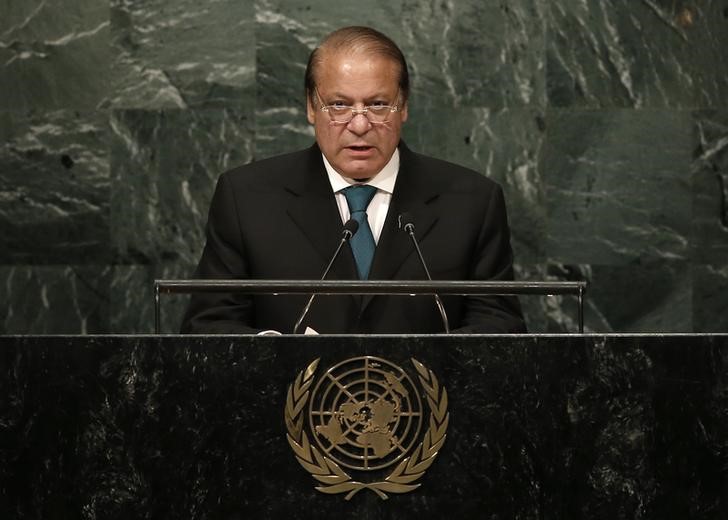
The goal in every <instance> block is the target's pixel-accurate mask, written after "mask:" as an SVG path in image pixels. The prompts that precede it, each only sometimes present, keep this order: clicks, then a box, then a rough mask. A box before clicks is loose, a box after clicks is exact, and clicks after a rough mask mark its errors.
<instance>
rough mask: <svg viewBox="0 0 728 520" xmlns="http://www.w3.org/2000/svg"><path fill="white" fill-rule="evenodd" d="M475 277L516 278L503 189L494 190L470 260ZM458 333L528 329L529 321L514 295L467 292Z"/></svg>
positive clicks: (500, 279)
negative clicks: (479, 294)
mask: <svg viewBox="0 0 728 520" xmlns="http://www.w3.org/2000/svg"><path fill="white" fill-rule="evenodd" d="M470 277H471V279H472V280H493V281H509V280H513V250H512V249H511V236H510V229H509V227H508V216H507V213H506V205H505V199H504V197H503V190H502V189H501V188H500V186H496V188H495V189H494V190H493V191H492V194H491V198H490V201H489V202H488V205H487V206H486V211H485V215H484V219H483V223H482V227H481V230H480V233H479V236H478V242H477V245H476V248H475V254H474V255H473V258H472V260H471V267H470ZM454 332H457V333H470V334H480V333H496V334H497V333H525V332H526V324H525V322H524V319H523V313H522V311H521V306H520V304H519V302H518V298H516V297H515V296H468V297H467V298H466V299H465V312H464V315H463V321H462V328H460V329H458V330H456V331H454Z"/></svg>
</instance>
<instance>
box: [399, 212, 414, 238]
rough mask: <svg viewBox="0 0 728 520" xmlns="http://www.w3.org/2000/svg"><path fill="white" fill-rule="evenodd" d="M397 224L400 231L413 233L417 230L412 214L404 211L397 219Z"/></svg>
mask: <svg viewBox="0 0 728 520" xmlns="http://www.w3.org/2000/svg"><path fill="white" fill-rule="evenodd" d="M397 224H398V225H399V229H404V230H405V231H406V232H407V233H411V232H413V231H414V230H415V223H414V222H413V218H412V214H411V213H410V212H408V211H403V212H402V213H400V214H399V217H398V218H397Z"/></svg>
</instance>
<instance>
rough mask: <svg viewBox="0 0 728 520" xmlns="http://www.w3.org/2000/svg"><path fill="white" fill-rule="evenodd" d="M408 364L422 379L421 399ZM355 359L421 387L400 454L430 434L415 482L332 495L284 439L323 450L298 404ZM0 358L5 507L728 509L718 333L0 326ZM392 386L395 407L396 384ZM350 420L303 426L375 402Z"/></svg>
mask: <svg viewBox="0 0 728 520" xmlns="http://www.w3.org/2000/svg"><path fill="white" fill-rule="evenodd" d="M413 359H414V360H416V361H417V362H419V363H420V365H421V366H422V367H425V368H426V370H427V371H428V372H427V374H430V375H432V376H433V377H434V379H436V384H437V388H438V390H437V392H435V393H434V394H433V392H432V387H433V381H432V380H430V382H429V383H430V387H429V390H427V389H426V388H424V387H423V386H422V385H421V384H420V381H419V377H420V373H418V371H417V368H416V365H415V364H414V362H413ZM351 360H354V361H353V362H354V363H355V364H356V365H355V366H358V367H359V369H360V368H361V367H363V366H365V365H366V363H367V362H366V360H373V364H370V365H366V366H370V367H374V368H377V369H382V367H385V368H386V370H388V371H389V372H390V373H395V372H396V368H397V367H399V368H401V369H402V370H403V372H402V374H404V373H406V374H409V377H410V379H411V382H412V386H413V387H416V388H417V389H418V390H417V391H418V392H420V397H421V404H422V414H423V415H422V416H423V417H424V418H425V419H426V420H424V421H423V427H422V428H421V429H420V431H419V433H418V436H413V437H414V441H413V443H412V446H413V447H414V448H416V447H417V446H420V445H421V444H422V442H423V441H422V438H423V435H425V434H426V433H429V434H430V436H431V438H432V440H433V441H434V442H439V441H442V442H441V447H440V448H439V450H438V452H437V454H436V455H435V456H433V457H432V460H429V459H428V461H429V462H430V463H429V464H425V465H426V466H427V467H426V468H425V469H424V471H422V472H421V473H422V475H421V476H419V477H417V478H414V479H413V480H412V484H413V485H419V487H416V489H413V490H410V491H406V492H391V491H389V490H388V489H383V490H382V492H381V493H377V492H376V491H375V490H373V489H370V488H368V487H360V488H359V489H358V490H357V491H356V493H354V494H353V495H352V496H350V497H349V499H348V500H347V495H348V494H349V493H347V492H336V493H326V492H322V491H320V490H317V489H316V488H317V487H326V485H323V484H322V482H321V481H319V480H317V479H316V478H314V476H313V475H314V473H313V472H312V468H311V467H308V468H306V467H305V466H304V465H302V464H301V461H300V460H299V459H300V456H298V455H297V454H296V452H295V451H294V450H293V448H292V445H291V443H290V442H289V437H290V436H291V424H294V423H295V422H296V421H297V420H298V419H302V421H301V424H302V425H303V431H306V432H308V433H307V438H308V440H309V441H310V445H311V446H318V447H319V448H318V449H319V451H320V453H322V454H327V457H329V458H330V459H333V460H338V458H339V456H338V455H337V453H336V450H329V451H326V450H327V446H328V447H329V448H331V445H332V442H331V439H330V438H328V440H327V438H326V437H325V436H324V435H322V434H321V431H322V429H319V431H318V432H317V431H316V427H315V426H316V424H315V421H314V420H311V419H310V418H309V417H308V416H306V417H304V416H305V415H306V414H307V413H308V411H307V410H310V409H312V408H314V407H313V406H311V405H310V404H309V403H310V402H311V401H312V400H313V399H314V398H315V392H314V390H315V389H316V388H315V387H316V385H318V384H319V381H321V380H324V381H325V383H323V384H322V386H320V388H319V391H321V389H323V388H326V387H327V385H328V386H331V385H330V384H329V383H332V384H334V385H335V384H336V381H338V380H339V379H337V378H339V376H338V375H337V376H335V377H334V376H330V375H329V376H327V375H325V374H327V373H328V374H336V373H335V372H327V370H330V369H331V368H335V367H337V366H342V365H341V364H342V362H347V361H351ZM316 361H317V362H316ZM314 362H316V363H315V366H314V369H313V370H309V373H308V374H307V373H306V369H307V368H310V367H312V363H314ZM0 370H1V373H2V378H1V379H0V395H2V405H1V407H0V438H2V449H1V450H0V453H1V454H2V455H1V457H0V479H1V482H2V494H1V495H0V496H1V499H0V512H1V513H2V517H3V518H46V519H51V518H200V519H202V518H205V519H207V518H210V519H212V518H214V519H226V518H339V517H340V518H377V519H383V518H397V519H401V518H418V519H425V518H443V517H450V518H545V519H554V520H555V519H566V518H597V519H599V518H604V519H610V520H611V519H619V518H624V519H626V518H655V519H657V518H659V519H664V518H705V519H708V518H725V517H726V512H727V511H728V492H727V491H728V335H725V334H717V335H543V336H537V335H523V336H489V335H472V336H445V335H433V336H314V337H303V336H277V337H257V336H37V337H33V336H24V337H2V338H0ZM356 370H358V369H356ZM353 372H354V371H350V373H353ZM309 377H310V378H311V380H312V382H313V384H312V385H311V386H310V387H309V388H308V392H309V394H308V397H307V398H306V399H308V401H307V402H304V404H303V405H302V406H300V407H299V409H298V410H293V408H291V405H290V403H289V402H288V401H289V393H290V392H291V389H292V388H294V387H295V385H296V384H297V381H298V384H299V385H300V384H302V383H305V381H306V380H307V378H309ZM327 377H328V379H326V378H327ZM403 377H404V376H398V378H399V379H398V381H400V382H403V381H404V379H402V378H403ZM341 381H343V380H341ZM393 384H394V383H393ZM341 385H342V386H346V384H345V383H343V382H342V383H341ZM349 388H353V387H349ZM349 391H350V392H351V394H352V395H354V394H356V391H355V390H349ZM413 391H414V390H412V388H410V390H409V393H407V395H408V396H409V397H410V398H412V399H414V396H413V394H412V392H413ZM445 391H446V396H447V398H446V406H445V407H444V409H445V412H446V413H447V417H448V420H447V424H446V429H445V431H444V433H442V432H440V433H439V434H438V433H437V431H436V430H437V429H438V428H440V426H442V424H443V420H442V417H443V416H442V415H441V416H439V418H435V419H432V418H431V417H430V415H431V412H430V407H431V406H433V405H432V404H431V401H434V402H435V404H434V406H442V405H443V395H445V394H444V393H445ZM329 392H330V393H329V395H334V393H332V392H334V391H333V390H330V391H329ZM397 392H400V391H397ZM397 392H395V393H397ZM374 394H376V392H372V395H374ZM379 394H380V397H381V394H382V392H379ZM302 395H303V394H300V395H298V396H294V397H293V400H294V405H297V404H299V403H300V401H301V396H302ZM344 395H346V394H344ZM397 395H398V399H399V401H400V402H398V406H400V407H401V408H400V411H402V410H404V409H405V404H404V401H405V398H404V395H405V394H404V393H398V394H397ZM390 397H392V396H389V397H387V399H389V398H390ZM352 399H353V400H354V401H356V400H357V399H358V400H359V401H361V402H363V401H365V398H363V397H359V398H352ZM390 400H391V399H390ZM344 401H346V399H344ZM370 401H371V402H374V401H373V399H372V400H370ZM321 402H326V400H325V399H324V400H323V401H321ZM390 411H391V410H390ZM349 412H351V410H349V411H348V412H347V411H346V410H344V408H342V407H341V406H338V408H334V409H333V410H332V411H331V413H330V414H329V419H328V421H324V420H321V421H319V423H318V425H319V426H322V425H323V426H324V427H326V426H328V425H329V424H330V422H331V421H330V419H331V417H334V416H336V417H344V419H342V420H341V421H340V422H341V424H343V425H344V426H346V425H348V427H349V428H350V429H351V428H352V426H351V424H353V422H356V421H357V420H359V419H361V420H359V423H361V424H364V423H366V424H367V425H369V426H368V427H369V430H370V431H374V430H372V427H371V425H372V424H373V423H372V422H371V420H369V419H371V417H372V414H373V413H374V412H373V411H372V410H366V409H364V408H362V407H359V408H358V409H357V410H356V413H357V414H358V415H356V417H358V418H359V419H352V417H354V416H353V415H351V414H350V413H349ZM337 414H339V415H337ZM342 414H343V415H342ZM367 414H369V415H368V416H367ZM400 415H401V414H400ZM365 416H367V417H369V419H367V418H366V417H365ZM362 417H364V419H362ZM319 418H320V417H319ZM304 419H305V420H304ZM367 420H369V422H367ZM433 420H434V423H435V426H434V429H433V422H432V421H433ZM347 421H348V422H347ZM352 421H353V422H352ZM385 423H386V421H384V423H382V422H381V421H380V423H379V426H380V427H381V425H382V424H385ZM389 424H390V425H391V427H392V432H394V431H395V430H396V428H395V425H394V422H393V421H390V423H389ZM413 429H414V427H413ZM379 431H380V432H381V431H382V430H381V428H380V430H379ZM294 433H295V432H294ZM359 433H361V432H359ZM393 436H395V435H393ZM405 437H406V434H405V433H402V432H398V433H397V434H396V441H397V442H402V443H403V444H404V439H405ZM298 439H299V440H300V439H301V437H300V436H299V437H298ZM327 442H328V444H327ZM385 451H386V450H385ZM310 453H312V452H311V451H310V450H309V454H310ZM370 453H373V452H370ZM422 453H423V451H422V449H421V450H420V452H419V455H413V451H412V450H410V451H407V452H404V451H403V454H402V457H401V458H400V459H398V461H395V462H394V463H393V464H391V465H389V466H387V467H385V468H383V469H382V470H380V471H379V473H378V474H377V475H376V476H374V477H371V478H370V477H369V473H367V472H363V473H361V472H360V473H357V475H362V474H363V476H356V477H355V476H354V473H356V472H355V471H354V470H351V469H348V468H347V467H346V466H343V465H341V466H340V467H341V468H343V470H344V471H345V472H346V473H347V475H350V478H349V480H348V481H346V480H345V482H350V483H351V482H363V483H365V484H366V483H367V482H369V483H371V482H375V481H382V482H384V481H385V479H387V478H388V477H391V475H392V473H393V471H394V468H396V467H398V465H399V464H400V463H401V461H402V460H405V458H407V457H415V458H418V457H419V458H418V461H417V462H418V463H421V462H422V461H423V460H424V457H423V455H422ZM309 456H310V455H309ZM313 465H314V466H316V465H317V463H316V460H314V462H313ZM319 467H320V465H319ZM314 469H315V468H314ZM330 473H331V471H330ZM357 479H358V480H357ZM367 479H369V480H367ZM377 479H379V480H377ZM333 480H335V479H332V481H333ZM394 480H397V479H396V478H395V479H394ZM349 487H351V485H350V486H349ZM383 488H387V486H383ZM329 491H331V490H330V489H329ZM382 494H384V495H386V499H385V498H384V497H382V496H381V495H382Z"/></svg>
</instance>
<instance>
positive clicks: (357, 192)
mask: <svg viewBox="0 0 728 520" xmlns="http://www.w3.org/2000/svg"><path fill="white" fill-rule="evenodd" d="M376 192H377V188H375V187H374V186H369V185H368V184H357V185H355V186H349V187H348V188H345V189H344V196H345V197H346V202H347V203H348V204H349V211H350V212H351V213H356V212H359V211H366V210H367V207H368V206H369V203H370V202H371V201H372V198H373V197H374V194H375V193H376Z"/></svg>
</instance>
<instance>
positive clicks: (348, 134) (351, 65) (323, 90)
mask: <svg viewBox="0 0 728 520" xmlns="http://www.w3.org/2000/svg"><path fill="white" fill-rule="evenodd" d="M317 72H318V74H317V76H316V88H317V90H318V95H319V96H321V99H318V97H317V96H316V94H315V93H314V96H313V97H314V104H312V103H311V96H309V98H308V110H307V114H308V121H309V123H311V124H312V125H314V129H315V131H316V141H317V142H318V145H319V148H321V151H322V152H323V154H324V155H325V156H326V159H327V160H328V161H329V163H331V166H333V167H334V169H335V170H336V171H337V172H339V173H340V174H341V175H343V176H344V177H349V178H352V179H366V178H369V177H373V176H375V175H376V174H377V173H379V171H380V170H381V169H382V168H384V166H385V165H386V164H387V163H388V162H389V159H391V158H392V154H393V153H394V150H395V149H396V148H397V144H398V143H399V136H400V133H401V130H402V123H404V122H405V121H406V120H407V106H406V105H404V104H400V109H399V111H398V112H392V113H390V114H389V119H388V120H387V122H386V123H381V124H376V123H375V124H372V123H371V122H369V119H367V116H366V115H362V114H357V115H355V116H354V118H353V119H352V120H351V121H349V123H346V124H343V123H332V122H331V117H330V116H329V114H328V113H327V112H323V111H322V110H321V109H320V106H321V103H323V104H324V105H334V104H343V105H351V106H353V107H354V108H356V109H358V110H360V109H362V108H364V107H365V106H367V105H372V104H377V103H379V104H386V105H396V104H398V103H399V101H400V100H399V99H397V95H398V92H399V84H398V79H399V68H398V66H397V63H396V62H394V61H393V60H391V59H388V58H385V57H383V56H367V55H365V54H363V53H354V54H346V53H336V52H335V51H333V52H329V53H327V54H325V55H324V56H323V60H322V62H321V63H320V66H319V68H318V71H317ZM402 105H404V106H402Z"/></svg>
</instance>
